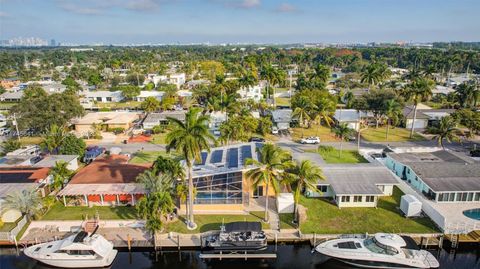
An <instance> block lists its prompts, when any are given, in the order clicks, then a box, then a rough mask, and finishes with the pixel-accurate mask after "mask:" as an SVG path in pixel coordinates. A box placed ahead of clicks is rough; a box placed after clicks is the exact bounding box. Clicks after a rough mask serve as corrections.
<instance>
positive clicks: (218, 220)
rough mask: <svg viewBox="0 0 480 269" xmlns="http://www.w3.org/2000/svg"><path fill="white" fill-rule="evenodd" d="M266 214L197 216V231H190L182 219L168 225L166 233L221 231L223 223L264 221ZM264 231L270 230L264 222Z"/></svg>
mask: <svg viewBox="0 0 480 269" xmlns="http://www.w3.org/2000/svg"><path fill="white" fill-rule="evenodd" d="M263 214H264V212H263V211H262V212H250V214H249V215H195V217H194V218H195V223H196V224H197V225H198V228H197V229H196V230H193V231H190V230H188V229H187V225H186V224H185V222H184V220H185V218H184V217H183V216H181V217H180V219H179V220H178V221H175V222H172V223H169V224H167V226H166V227H165V228H166V232H177V233H184V234H191V233H199V232H200V233H203V232H207V231H211V230H220V226H221V225H222V223H229V222H234V221H262V219H263ZM262 227H263V229H268V228H269V225H268V223H264V222H262Z"/></svg>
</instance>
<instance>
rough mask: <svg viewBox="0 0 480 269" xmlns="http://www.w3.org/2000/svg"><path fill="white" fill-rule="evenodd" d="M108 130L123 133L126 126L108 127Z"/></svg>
mask: <svg viewBox="0 0 480 269" xmlns="http://www.w3.org/2000/svg"><path fill="white" fill-rule="evenodd" d="M107 131H109V132H112V133H114V134H121V133H123V132H124V131H125V128H122V127H116V128H108V130H107Z"/></svg>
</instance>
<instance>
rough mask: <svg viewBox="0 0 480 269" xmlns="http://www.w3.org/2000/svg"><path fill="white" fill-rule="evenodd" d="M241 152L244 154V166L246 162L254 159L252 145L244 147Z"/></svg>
mask: <svg viewBox="0 0 480 269" xmlns="http://www.w3.org/2000/svg"><path fill="white" fill-rule="evenodd" d="M241 150H242V151H241V152H242V158H243V164H245V160H246V159H249V158H252V147H250V145H246V146H242V147H241Z"/></svg>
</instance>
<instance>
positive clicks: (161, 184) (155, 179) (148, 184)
mask: <svg viewBox="0 0 480 269" xmlns="http://www.w3.org/2000/svg"><path fill="white" fill-rule="evenodd" d="M136 180H137V182H139V183H142V184H143V185H144V186H145V189H146V190H147V191H149V192H151V193H155V192H170V193H171V192H172V190H173V179H172V178H171V177H170V176H169V175H167V174H160V175H158V174H156V173H155V171H152V170H145V172H143V173H141V174H139V175H138V176H137V178H136Z"/></svg>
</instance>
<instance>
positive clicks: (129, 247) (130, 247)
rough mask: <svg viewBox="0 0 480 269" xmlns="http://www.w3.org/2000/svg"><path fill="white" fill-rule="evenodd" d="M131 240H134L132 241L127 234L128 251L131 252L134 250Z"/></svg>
mask: <svg viewBox="0 0 480 269" xmlns="http://www.w3.org/2000/svg"><path fill="white" fill-rule="evenodd" d="M130 240H132V239H131V238H130V234H127V246H128V251H131V250H132V245H131V242H130Z"/></svg>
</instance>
